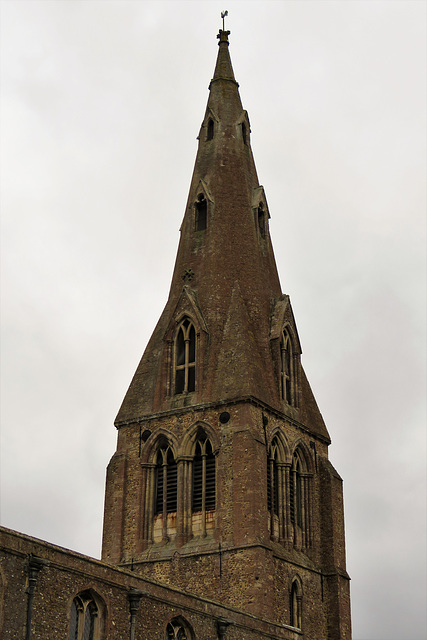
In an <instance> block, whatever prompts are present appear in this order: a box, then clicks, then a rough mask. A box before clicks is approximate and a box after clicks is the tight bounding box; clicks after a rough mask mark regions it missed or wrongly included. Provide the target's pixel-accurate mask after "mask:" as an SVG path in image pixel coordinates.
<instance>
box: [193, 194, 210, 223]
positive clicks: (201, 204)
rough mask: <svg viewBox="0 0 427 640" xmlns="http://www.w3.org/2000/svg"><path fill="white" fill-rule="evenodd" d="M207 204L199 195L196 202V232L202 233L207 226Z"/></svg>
mask: <svg viewBox="0 0 427 640" xmlns="http://www.w3.org/2000/svg"><path fill="white" fill-rule="evenodd" d="M207 218H208V203H207V202H206V198H205V196H204V195H203V193H200V194H199V195H198V197H197V202H196V221H195V222H196V225H195V227H196V231H204V230H205V229H206V226H207Z"/></svg>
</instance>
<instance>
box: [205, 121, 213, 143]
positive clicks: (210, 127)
mask: <svg viewBox="0 0 427 640" xmlns="http://www.w3.org/2000/svg"><path fill="white" fill-rule="evenodd" d="M213 137H214V121H213V120H212V118H209V122H208V133H207V136H206V140H213Z"/></svg>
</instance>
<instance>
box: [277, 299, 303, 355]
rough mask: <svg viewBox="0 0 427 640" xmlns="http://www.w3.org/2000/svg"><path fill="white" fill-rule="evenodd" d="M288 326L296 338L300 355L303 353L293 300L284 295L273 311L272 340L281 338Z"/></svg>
mask: <svg viewBox="0 0 427 640" xmlns="http://www.w3.org/2000/svg"><path fill="white" fill-rule="evenodd" d="M286 324H288V325H290V326H291V329H292V334H293V336H294V337H295V340H296V345H294V347H295V346H296V347H298V351H299V353H302V349H301V343H300V340H299V336H298V331H297V326H296V323H295V318H294V313H293V311H292V306H291V300H290V298H289V296H287V295H283V296H281V297H280V298H279V300H278V301H277V302H276V305H275V307H274V309H273V314H272V317H271V325H270V340H275V339H277V338H280V336H281V334H282V331H283V327H284V326H285V325H286Z"/></svg>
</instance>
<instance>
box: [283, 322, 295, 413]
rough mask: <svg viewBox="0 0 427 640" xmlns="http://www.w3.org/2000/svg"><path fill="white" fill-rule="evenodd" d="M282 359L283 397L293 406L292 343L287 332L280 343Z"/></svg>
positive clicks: (284, 332)
mask: <svg viewBox="0 0 427 640" xmlns="http://www.w3.org/2000/svg"><path fill="white" fill-rule="evenodd" d="M280 359H281V381H280V385H281V390H280V391H281V395H282V399H283V400H285V402H287V403H288V404H293V398H292V343H291V339H290V337H289V334H288V332H287V331H286V330H284V331H283V333H282V340H281V343H280Z"/></svg>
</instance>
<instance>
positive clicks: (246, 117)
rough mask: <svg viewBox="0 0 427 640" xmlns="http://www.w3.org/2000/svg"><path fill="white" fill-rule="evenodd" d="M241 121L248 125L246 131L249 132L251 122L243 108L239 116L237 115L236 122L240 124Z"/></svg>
mask: <svg viewBox="0 0 427 640" xmlns="http://www.w3.org/2000/svg"><path fill="white" fill-rule="evenodd" d="M242 122H246V123H247V125H248V131H249V133H251V123H250V120H249V115H248V112H247V111H246V109H245V110H243V111H242V113H241V114H240V116H239V117H238V119H237V121H236V124H242Z"/></svg>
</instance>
